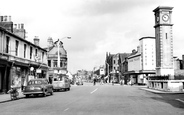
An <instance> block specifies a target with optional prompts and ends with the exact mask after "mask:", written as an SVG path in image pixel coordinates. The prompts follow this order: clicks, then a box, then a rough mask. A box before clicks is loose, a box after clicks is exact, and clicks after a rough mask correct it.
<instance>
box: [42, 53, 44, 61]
mask: <svg viewBox="0 0 184 115" xmlns="http://www.w3.org/2000/svg"><path fill="white" fill-rule="evenodd" d="M43 58H44V52H42V60H43Z"/></svg>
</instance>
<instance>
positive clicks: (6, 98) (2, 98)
mask: <svg viewBox="0 0 184 115" xmlns="http://www.w3.org/2000/svg"><path fill="white" fill-rule="evenodd" d="M24 97H25V96H24V95H23V94H22V92H19V96H18V99H22V98H24ZM8 101H12V100H11V98H10V94H0V103H4V102H8Z"/></svg>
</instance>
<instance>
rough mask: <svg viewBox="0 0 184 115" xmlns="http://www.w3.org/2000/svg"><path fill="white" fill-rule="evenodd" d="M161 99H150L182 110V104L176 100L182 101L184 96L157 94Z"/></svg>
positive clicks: (183, 107)
mask: <svg viewBox="0 0 184 115" xmlns="http://www.w3.org/2000/svg"><path fill="white" fill-rule="evenodd" d="M158 95H159V96H161V97H151V98H152V99H154V100H157V101H162V102H165V103H168V104H170V105H172V106H173V107H177V108H181V109H184V103H183V102H180V101H178V100H176V99H181V100H183V101H184V94H158Z"/></svg>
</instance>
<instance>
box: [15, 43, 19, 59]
mask: <svg viewBox="0 0 184 115" xmlns="http://www.w3.org/2000/svg"><path fill="white" fill-rule="evenodd" d="M18 49H19V41H17V40H16V41H15V55H16V56H18Z"/></svg>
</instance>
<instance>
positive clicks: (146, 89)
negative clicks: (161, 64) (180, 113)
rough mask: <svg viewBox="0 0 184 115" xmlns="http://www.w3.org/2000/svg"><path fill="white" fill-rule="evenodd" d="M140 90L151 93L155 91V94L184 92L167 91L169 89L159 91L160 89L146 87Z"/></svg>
mask: <svg viewBox="0 0 184 115" xmlns="http://www.w3.org/2000/svg"><path fill="white" fill-rule="evenodd" d="M140 89H141V90H145V91H149V92H152V93H157V94H184V92H169V91H161V90H156V89H150V88H147V87H143V88H140Z"/></svg>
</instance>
